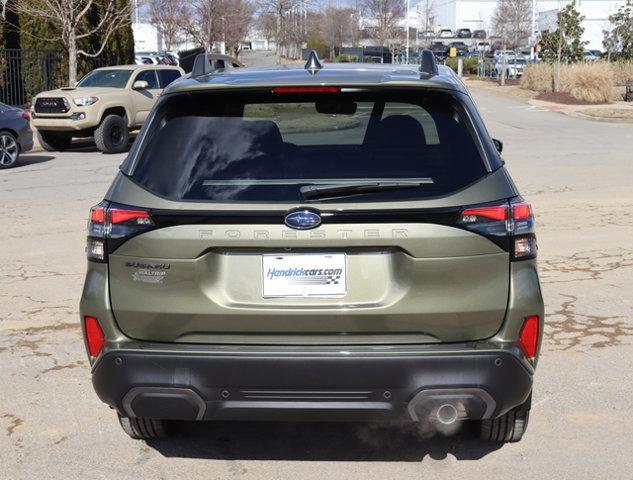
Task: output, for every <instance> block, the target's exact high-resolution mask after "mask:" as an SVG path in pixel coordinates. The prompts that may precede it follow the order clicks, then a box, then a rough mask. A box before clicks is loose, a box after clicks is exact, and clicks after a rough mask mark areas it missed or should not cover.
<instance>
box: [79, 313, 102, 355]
mask: <svg viewBox="0 0 633 480" xmlns="http://www.w3.org/2000/svg"><path fill="white" fill-rule="evenodd" d="M84 332H85V335H86V345H88V353H89V354H90V356H91V357H96V356H98V355H99V354H100V353H101V350H103V347H105V335H104V334H103V330H102V329H101V325H99V320H97V319H96V318H95V317H89V316H86V317H84Z"/></svg>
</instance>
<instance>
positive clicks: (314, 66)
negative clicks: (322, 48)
mask: <svg viewBox="0 0 633 480" xmlns="http://www.w3.org/2000/svg"><path fill="white" fill-rule="evenodd" d="M303 68H305V69H306V70H307V71H308V72H310V73H311V74H313V75H314V74H315V73H316V72H318V71H319V70H321V69H322V68H323V65H321V62H319V57H318V56H317V54H316V52H315V51H314V50H312V51H311V52H310V56H309V57H308V61H307V62H306V64H305V67H303Z"/></svg>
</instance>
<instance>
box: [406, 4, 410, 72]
mask: <svg viewBox="0 0 633 480" xmlns="http://www.w3.org/2000/svg"><path fill="white" fill-rule="evenodd" d="M410 8H411V0H407V22H406V26H407V53H406V54H405V58H406V59H407V63H409V9H410Z"/></svg>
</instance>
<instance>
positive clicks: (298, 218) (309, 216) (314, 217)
mask: <svg viewBox="0 0 633 480" xmlns="http://www.w3.org/2000/svg"><path fill="white" fill-rule="evenodd" d="M284 223H285V224H286V225H287V226H288V227H290V228H294V229H295V230H310V229H311V228H316V227H318V226H319V225H321V216H320V215H319V214H318V213H314V212H311V211H310V210H301V211H298V212H292V213H289V214H288V215H286V218H285V219H284Z"/></svg>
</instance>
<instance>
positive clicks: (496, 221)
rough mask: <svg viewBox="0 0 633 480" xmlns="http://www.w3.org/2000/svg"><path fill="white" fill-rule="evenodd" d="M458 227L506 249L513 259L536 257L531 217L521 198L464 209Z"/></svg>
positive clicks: (528, 206)
mask: <svg viewBox="0 0 633 480" xmlns="http://www.w3.org/2000/svg"><path fill="white" fill-rule="evenodd" d="M458 224H460V225H461V226H463V227H465V228H467V229H468V230H472V231H474V232H477V233H479V234H481V235H484V236H486V237H488V238H490V239H491V240H493V241H494V242H495V243H497V244H498V245H500V246H502V247H503V248H504V249H506V250H509V251H510V253H511V255H512V259H513V260H527V259H529V258H535V257H536V251H537V245H536V236H535V235H534V215H533V214H532V207H531V206H530V204H529V203H527V202H525V201H524V200H522V199H514V200H512V201H510V202H508V201H503V202H500V203H497V204H493V205H477V206H473V207H467V208H465V209H463V210H462V211H461V212H460V215H459V219H458Z"/></svg>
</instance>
